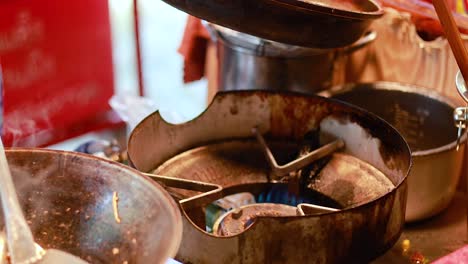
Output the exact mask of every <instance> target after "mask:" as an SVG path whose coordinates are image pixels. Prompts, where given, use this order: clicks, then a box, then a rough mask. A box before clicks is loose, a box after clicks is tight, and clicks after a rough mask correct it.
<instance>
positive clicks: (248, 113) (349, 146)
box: [128, 91, 411, 263]
mask: <svg viewBox="0 0 468 264" xmlns="http://www.w3.org/2000/svg"><path fill="white" fill-rule="evenodd" d="M253 127H256V128H257V129H258V130H259V131H260V132H261V133H262V134H264V135H265V136H266V139H267V141H268V142H270V143H271V142H274V141H275V140H278V141H283V142H293V141H295V140H299V139H301V138H304V137H305V135H306V134H308V133H309V132H310V131H318V130H319V131H320V134H321V135H323V136H324V138H325V137H333V138H341V139H342V140H343V141H344V143H345V148H344V150H343V151H342V152H341V153H342V155H345V154H346V155H349V156H350V157H353V158H358V159H360V160H361V161H362V162H365V163H366V164H370V165H372V166H373V167H374V168H376V169H378V170H380V171H381V172H382V173H383V174H382V175H384V177H385V180H387V181H390V182H391V184H392V186H393V187H392V188H390V189H389V190H388V191H386V192H385V193H383V194H381V195H378V196H376V197H373V198H371V199H363V200H360V201H359V202H358V203H356V204H351V205H349V206H344V208H342V209H340V210H338V211H334V212H320V213H318V214H312V213H310V214H309V213H304V214H305V215H304V214H302V215H295V216H266V217H258V218H256V219H255V221H254V223H253V224H252V225H251V226H250V227H248V228H246V229H245V230H244V231H242V232H240V233H238V234H234V235H230V236H224V237H219V236H216V235H213V234H211V233H208V232H206V231H205V226H204V225H203V224H204V206H206V205H207V204H208V203H210V202H212V201H214V200H215V199H219V198H220V197H223V196H225V195H230V194H232V193H236V190H237V191H240V190H245V189H246V188H251V190H254V189H255V188H256V187H252V186H257V187H258V186H260V185H262V184H274V183H272V182H271V181H269V180H268V177H267V174H268V173H267V170H268V166H267V165H265V164H266V162H265V159H262V158H258V157H256V156H255V155H256V154H255V151H256V150H255V146H257V145H255V143H252V144H251V146H253V147H252V149H251V150H252V151H250V149H249V151H244V152H242V151H241V150H240V149H242V147H239V146H245V145H236V144H237V143H239V142H242V141H243V140H246V141H248V140H251V138H254V137H253V136H252V128H253ZM233 142H234V143H233ZM249 142H251V141H249ZM224 143H226V144H224ZM213 144H214V145H213ZM223 144H224V145H223ZM229 144H232V145H235V146H237V147H234V149H233V150H229V149H228V148H227V147H226V146H228V145H229ZM210 146H215V147H213V148H212V149H211V150H214V151H212V152H208V153H206V150H207V149H208V150H209V149H210ZM238 150H239V151H238ZM203 153H205V154H206V155H205V154H203ZM279 154H281V152H280V153H279ZM128 155H129V159H130V161H131V164H132V165H133V166H134V167H135V168H137V169H138V170H140V171H143V172H156V173H165V174H166V175H160V177H162V176H171V177H175V178H178V179H180V180H181V181H186V182H191V183H194V184H198V185H201V186H199V187H203V188H198V190H199V191H200V190H201V191H202V192H205V194H203V193H202V194H200V193H194V194H193V195H195V196H193V197H191V196H176V194H177V195H180V193H176V192H173V193H174V198H176V199H180V200H179V203H180V205H181V210H182V214H183V221H184V223H183V226H184V227H183V228H184V231H183V239H182V244H181V247H180V249H179V251H178V254H177V256H176V259H178V260H180V261H183V262H187V263H285V262H289V263H344V262H351V263H363V262H366V261H369V260H372V259H373V258H375V257H377V256H379V255H380V254H382V253H384V252H385V251H386V250H388V249H389V248H390V247H391V246H392V245H393V244H394V243H395V242H396V241H397V239H398V238H399V236H400V233H401V231H402V227H403V224H404V220H405V206H406V195H407V186H406V177H407V175H408V173H409V170H410V167H411V153H410V150H409V147H408V145H407V144H406V142H405V141H404V139H403V138H402V136H401V135H400V134H399V133H398V132H397V131H396V130H395V129H394V128H392V127H391V126H390V125H388V124H387V123H386V122H384V121H383V120H382V119H380V118H378V117H376V116H374V115H372V114H370V113H368V112H366V111H364V110H360V109H357V108H355V107H352V106H350V105H347V104H344V103H340V102H338V101H334V100H331V99H326V98H322V97H318V96H306V95H300V94H295V93H279V92H266V91H242V92H240V91H237V92H223V93H218V94H217V95H216V97H215V98H214V100H213V101H212V103H211V104H210V106H209V107H208V108H207V110H206V111H205V112H204V113H203V114H202V115H200V116H199V117H197V118H195V119H194V120H191V121H189V122H186V123H183V124H178V125H173V124H169V123H167V122H166V121H164V120H163V119H162V117H161V116H160V114H159V112H155V113H153V114H151V115H150V116H148V117H147V118H146V119H144V120H143V121H142V122H141V123H140V124H139V125H138V126H137V127H136V128H135V129H134V130H133V132H132V134H131V136H130V139H129V145H128ZM203 155H205V156H203ZM207 157H208V158H207ZM250 157H251V158H250ZM205 158H207V159H205ZM231 158H232V159H231ZM174 159H175V161H174V162H171V160H174ZM204 159H205V160H204ZM233 160H234V161H233ZM240 160H242V161H245V162H239V161H240ZM211 161H212V162H211ZM263 165H265V166H263ZM256 166H258V167H256ZM252 168H257V169H258V170H256V171H255V169H252ZM360 174H362V171H360V172H358V173H356V174H355V175H350V176H349V178H347V177H348V175H342V178H341V179H339V180H338V181H336V182H333V183H332V184H331V185H333V186H331V187H333V188H331V189H329V192H328V194H327V195H329V196H330V197H332V198H336V199H339V198H340V197H336V196H334V193H335V192H336V193H338V194H343V193H345V194H346V195H345V197H341V198H343V200H344V201H345V202H346V201H348V200H349V201H351V202H352V201H353V200H355V199H357V197H365V196H366V195H367V194H368V193H371V192H372V191H373V186H371V185H369V183H368V182H372V179H367V180H362V179H361V180H360V181H357V180H356V181H354V179H353V177H358V176H356V175H360ZM200 182H205V185H203V183H200ZM194 184H191V186H189V187H190V188H188V189H191V188H192V187H195V186H194ZM170 186H171V187H173V186H174V184H171V185H170ZM216 186H218V187H216ZM249 186H250V187H249ZM193 189H195V188H192V190H193ZM172 191H174V189H172V190H171V192H172ZM185 194H187V193H185ZM213 194H216V195H213ZM194 198H203V199H198V201H197V202H195V200H194Z"/></svg>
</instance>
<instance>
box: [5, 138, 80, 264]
mask: <svg viewBox="0 0 468 264" xmlns="http://www.w3.org/2000/svg"><path fill="white" fill-rule="evenodd" d="M0 182H1V184H0V197H1V199H2V207H3V215H4V218H5V226H6V231H7V245H8V251H9V255H10V258H11V262H12V263H14V264H30V263H69V264H81V263H87V262H85V261H83V260H81V259H80V258H78V257H75V256H73V255H71V254H68V253H66V252H63V251H60V250H56V249H48V250H44V249H42V248H41V247H40V246H38V245H37V244H36V243H34V239H33V236H32V232H31V229H29V226H28V224H27V223H26V220H25V218H24V215H23V212H22V210H21V207H20V205H19V201H18V197H17V195H16V191H15V186H14V184H13V180H12V177H11V173H10V169H9V167H8V162H7V159H6V155H5V150H4V148H3V142H2V141H1V140H0Z"/></svg>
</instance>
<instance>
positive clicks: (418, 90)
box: [320, 81, 468, 157]
mask: <svg viewBox="0 0 468 264" xmlns="http://www.w3.org/2000/svg"><path fill="white" fill-rule="evenodd" d="M359 87H372V89H375V90H387V91H401V92H407V93H413V94H417V95H420V96H424V97H427V98H430V99H432V100H435V101H438V102H440V103H443V104H445V105H448V106H449V107H451V108H452V110H455V108H456V104H455V102H454V101H453V100H451V99H450V98H448V97H446V96H444V95H442V94H440V93H438V92H437V91H435V90H433V89H429V88H425V87H421V86H418V85H413V84H405V83H400V82H388V81H377V82H363V83H348V84H344V85H337V86H334V87H332V88H331V89H329V90H326V91H323V92H321V93H320V94H321V95H323V96H325V97H329V98H333V97H332V96H334V95H338V94H340V93H344V92H349V91H352V90H354V89H358V88H359ZM363 109H364V108H363ZM390 125H391V124H390ZM391 126H392V127H393V125H391ZM454 126H455V124H454ZM467 134H468V131H465V133H463V135H462V137H461V139H460V146H462V145H466V142H467V137H468V136H467ZM456 148H457V140H456V139H455V140H454V141H451V142H450V143H448V144H445V145H443V146H440V147H437V148H431V149H427V150H418V151H411V153H412V154H411V155H412V156H413V157H424V156H432V155H437V154H440V153H443V152H448V151H453V150H456ZM410 149H411V148H410Z"/></svg>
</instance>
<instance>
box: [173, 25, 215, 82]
mask: <svg viewBox="0 0 468 264" xmlns="http://www.w3.org/2000/svg"><path fill="white" fill-rule="evenodd" d="M209 39H210V35H209V33H208V31H207V30H206V28H205V27H204V26H203V25H202V23H201V20H200V19H198V18H195V17H192V16H189V17H188V19H187V24H186V25H185V33H184V37H183V39H182V43H181V45H180V47H179V50H178V51H179V53H180V54H181V55H182V56H183V57H184V82H185V83H188V82H193V81H197V80H200V79H201V78H203V76H204V75H205V58H206V49H207V46H208V42H209Z"/></svg>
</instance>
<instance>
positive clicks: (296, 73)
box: [208, 25, 376, 93]
mask: <svg viewBox="0 0 468 264" xmlns="http://www.w3.org/2000/svg"><path fill="white" fill-rule="evenodd" d="M208 28H209V29H210V31H211V32H212V34H211V35H212V36H213V40H214V41H216V45H217V61H218V69H217V80H210V81H215V82H216V84H217V85H216V86H217V90H220V91H231V90H283V91H284V90H289V91H297V92H303V93H315V92H317V91H320V90H323V89H326V88H328V87H331V86H333V85H338V84H344V83H345V74H346V72H345V65H346V60H347V58H348V56H349V55H350V54H351V53H353V52H354V51H356V50H359V49H361V48H363V47H365V46H366V45H367V44H369V43H371V42H373V41H374V39H375V38H376V34H375V33H374V32H371V33H367V34H366V35H365V36H364V37H362V38H361V39H359V40H358V41H357V42H355V43H353V44H351V45H349V46H347V47H345V48H339V49H314V48H306V47H300V46H292V45H286V44H282V43H279V42H273V41H268V40H265V39H261V38H257V37H253V36H250V35H247V34H244V33H239V32H236V31H233V30H230V29H227V28H223V27H220V26H216V25H209V26H208Z"/></svg>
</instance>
